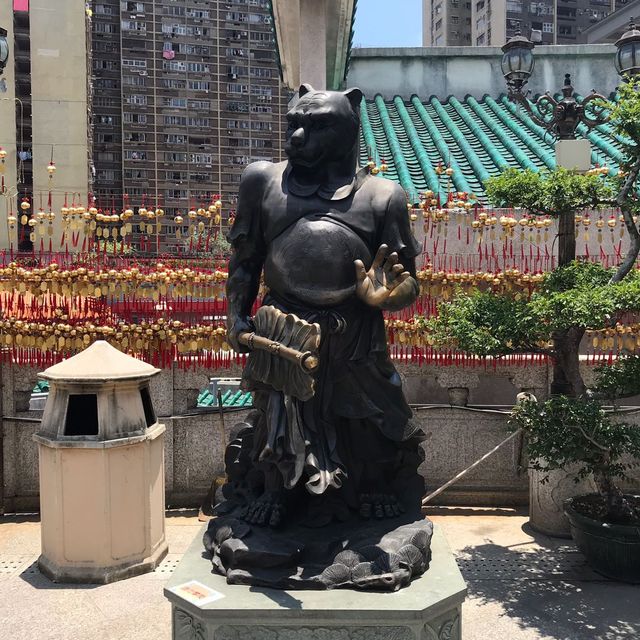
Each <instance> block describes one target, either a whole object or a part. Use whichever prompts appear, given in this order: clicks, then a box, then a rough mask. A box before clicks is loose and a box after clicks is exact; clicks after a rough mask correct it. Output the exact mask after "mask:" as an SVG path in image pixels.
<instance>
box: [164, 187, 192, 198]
mask: <svg viewBox="0 0 640 640" xmlns="http://www.w3.org/2000/svg"><path fill="white" fill-rule="evenodd" d="M165 197H166V198H170V199H171V200H186V198H187V197H188V195H187V190H186V189H167V190H166V191H165Z"/></svg>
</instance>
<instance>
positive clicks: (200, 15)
mask: <svg viewBox="0 0 640 640" xmlns="http://www.w3.org/2000/svg"><path fill="white" fill-rule="evenodd" d="M187 16H188V17H189V18H196V19H197V20H203V19H208V18H209V12H208V11H206V10H205V11H203V10H201V9H192V8H188V9H187Z"/></svg>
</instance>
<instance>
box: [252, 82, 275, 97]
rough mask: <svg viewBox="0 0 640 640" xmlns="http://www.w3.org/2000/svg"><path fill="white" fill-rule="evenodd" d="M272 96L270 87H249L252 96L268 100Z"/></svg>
mask: <svg viewBox="0 0 640 640" xmlns="http://www.w3.org/2000/svg"><path fill="white" fill-rule="evenodd" d="M272 94H273V89H271V87H262V86H260V85H257V84H253V85H251V95H252V96H265V97H269V98H270V97H271V95H272Z"/></svg>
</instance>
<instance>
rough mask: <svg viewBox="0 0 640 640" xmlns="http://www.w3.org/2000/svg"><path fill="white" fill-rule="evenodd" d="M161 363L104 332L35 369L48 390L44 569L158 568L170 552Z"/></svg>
mask: <svg viewBox="0 0 640 640" xmlns="http://www.w3.org/2000/svg"><path fill="white" fill-rule="evenodd" d="M157 373H159V370H158V369H156V368H155V367H152V366H151V365H148V364H146V363H145V362H142V361H140V360H136V359H135V358H132V357H131V356H128V355H126V354H124V353H122V352H121V351H118V349H116V348H115V347H112V346H111V345H110V344H109V343H107V342H105V341H102V340H100V341H97V342H95V343H94V344H92V345H91V346H90V347H89V348H88V349H86V350H84V351H82V352H81V353H79V354H77V355H75V356H73V357H72V358H69V359H68V360H65V361H63V362H61V363H59V364H57V365H55V366H53V367H50V368H49V369H47V370H46V371H44V372H43V373H40V374H38V375H39V377H41V378H44V379H45V380H49V385H50V392H49V398H48V400H47V404H46V406H45V410H44V415H43V418H42V431H40V432H39V433H37V434H35V435H34V440H35V441H36V442H37V443H38V450H39V458H40V511H41V520H42V554H41V556H40V558H39V560H38V564H39V566H40V569H41V570H42V572H43V573H44V574H46V575H47V576H49V577H50V578H51V579H53V580H55V581H59V582H87V583H107V582H113V581H115V580H120V579H122V578H128V577H130V576H133V575H137V574H140V573H144V572H146V571H152V570H153V569H154V568H155V567H156V566H157V565H158V563H159V562H160V561H161V560H162V558H163V557H164V556H165V554H166V553H167V542H166V540H165V524H164V431H165V427H164V425H162V424H159V423H158V421H157V419H156V416H155V412H154V410H153V404H152V402H151V395H150V392H149V381H150V379H151V377H153V376H154V375H156V374H157Z"/></svg>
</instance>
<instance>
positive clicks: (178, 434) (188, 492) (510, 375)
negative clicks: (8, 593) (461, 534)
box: [0, 364, 640, 512]
mask: <svg viewBox="0 0 640 640" xmlns="http://www.w3.org/2000/svg"><path fill="white" fill-rule="evenodd" d="M398 370H399V372H400V375H401V377H402V378H403V382H404V387H405V391H406V395H407V399H408V400H409V402H410V403H411V404H412V405H414V417H415V419H416V420H417V421H418V422H419V423H420V425H421V427H422V430H423V431H424V433H425V436H426V439H425V442H424V445H423V446H424V450H425V457H426V459H425V462H424V464H423V466H422V467H421V471H422V473H423V475H424V477H425V480H426V484H427V489H428V490H429V491H431V490H434V489H436V488H438V487H440V486H442V485H443V484H444V483H445V482H446V481H448V480H449V479H451V478H452V477H453V476H454V475H456V474H457V473H458V472H459V471H461V470H463V469H465V468H466V467H467V466H469V465H470V464H471V463H472V462H474V461H475V460H477V459H478V458H480V457H481V456H482V455H484V454H485V453H486V452H487V451H489V450H490V449H492V448H493V447H494V446H496V445H497V444H499V443H500V442H501V441H502V440H504V438H505V437H506V435H507V432H506V420H507V412H508V410H509V408H510V406H512V405H513V403H514V401H515V396H516V394H517V393H518V392H519V391H521V390H525V389H526V390H528V391H532V392H533V393H535V394H536V395H537V396H538V397H539V398H545V397H546V395H547V389H548V383H549V370H548V367H547V366H544V365H531V366H527V367H523V366H498V367H496V368H495V369H493V368H492V367H490V368H488V369H486V370H485V368H484V367H477V368H465V369H462V368H455V367H437V366H435V365H429V366H422V367H420V366H417V365H412V364H399V365H398ZM239 373H240V371H239V370H238V369H237V368H236V369H231V370H228V369H225V370H223V371H220V370H218V371H215V370H213V371H210V370H204V369H203V370H198V371H183V370H178V369H175V370H173V371H171V370H165V371H162V373H160V374H159V375H158V376H156V377H155V378H154V379H153V383H152V387H151V392H152V396H153V401H154V406H155V409H156V413H157V415H158V416H159V419H160V421H161V422H162V423H164V424H165V425H166V427H167V431H166V434H165V481H166V487H165V489H166V501H167V505H168V506H170V507H185V506H199V504H200V503H201V501H202V499H203V498H204V496H205V495H206V493H207V491H208V489H209V487H210V485H211V482H212V480H213V479H214V478H215V477H216V476H221V475H222V474H223V447H222V436H221V432H220V422H219V417H218V415H217V414H216V413H202V412H198V411H197V410H196V398H197V394H198V392H199V391H200V390H202V389H204V388H205V387H206V386H207V384H208V381H209V378H210V377H212V376H224V377H229V376H234V375H239ZM36 374H37V370H36V369H34V368H31V367H24V366H8V365H4V366H3V367H2V394H1V397H2V404H3V411H2V416H3V420H2V421H1V422H0V435H1V436H2V437H1V439H0V441H1V442H2V460H3V464H4V473H3V478H2V481H3V484H2V488H3V492H0V497H1V494H2V493H3V495H4V498H3V501H0V507H2V506H4V510H5V511H6V512H12V511H24V510H37V509H38V508H39V497H38V454H37V447H36V444H35V443H34V442H33V440H32V436H33V434H34V433H36V432H37V431H39V429H40V423H39V418H40V416H41V414H40V413H38V412H29V411H28V410H27V409H28V402H29V397H30V394H31V389H32V388H33V386H34V384H35V381H36V379H37V376H36ZM585 375H586V376H587V379H588V378H589V376H590V375H591V372H590V371H588V370H585ZM454 386H464V387H468V388H469V389H470V397H469V400H470V403H471V404H474V405H487V404H491V405H502V406H500V407H479V406H473V407H472V406H470V407H465V408H454V407H450V406H448V405H447V404H446V403H448V394H447V389H448V388H449V387H454ZM246 415H247V411H246V410H241V411H234V412H228V413H226V414H225V425H226V435H227V440H228V441H230V440H231V439H232V438H233V437H234V436H235V434H236V433H237V430H238V428H239V427H238V424H239V423H240V422H241V421H242V420H243V419H244V418H245V416H246ZM639 421H640V419H639ZM634 486H635V488H636V489H640V472H639V473H638V476H637V479H636V480H635V481H634ZM527 501H528V477H527V474H526V473H523V472H522V471H521V469H520V443H519V442H518V441H517V440H515V441H512V442H511V443H509V444H508V445H507V446H505V447H504V449H501V450H500V451H499V452H498V453H497V454H496V455H494V456H492V457H491V458H490V459H489V460H487V461H486V462H485V463H483V464H482V465H481V466H479V467H478V468H477V469H475V470H474V471H473V472H472V473H470V474H469V475H468V476H467V477H465V478H464V480H462V481H461V482H459V483H458V484H456V485H455V486H454V487H452V488H451V489H449V490H447V491H446V492H445V493H444V494H442V496H440V497H439V498H438V499H437V500H436V501H435V502H434V504H463V505H479V506H490V505H494V506H495V505H498V506H500V505H501V506H507V505H518V504H527ZM1 510H2V509H1V508H0V511H1Z"/></svg>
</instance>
